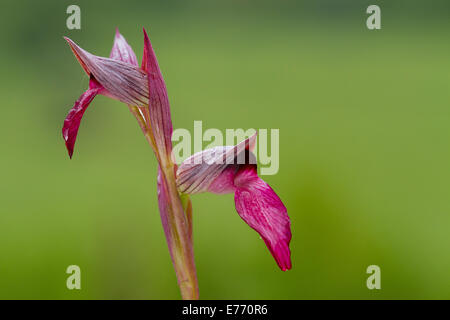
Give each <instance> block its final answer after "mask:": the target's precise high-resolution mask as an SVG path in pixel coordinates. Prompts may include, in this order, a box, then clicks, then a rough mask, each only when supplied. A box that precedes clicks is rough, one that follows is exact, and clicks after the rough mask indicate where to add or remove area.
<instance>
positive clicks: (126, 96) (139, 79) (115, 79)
mask: <svg viewBox="0 0 450 320" xmlns="http://www.w3.org/2000/svg"><path fill="white" fill-rule="evenodd" d="M65 39H66V41H67V42H68V43H69V45H70V48H71V49H72V52H73V53H74V55H75V57H76V58H77V59H78V61H79V62H80V64H81V67H82V68H83V69H84V71H85V72H86V73H87V74H88V75H89V76H93V77H94V78H95V80H97V81H98V83H100V84H101V85H102V86H103V87H104V88H105V89H106V90H105V91H103V92H102V94H103V95H106V96H109V97H111V98H113V99H117V100H120V101H122V102H123V103H126V104H128V105H147V104H148V84H147V75H146V74H145V73H144V72H142V70H141V69H140V68H138V67H137V66H134V65H132V64H129V63H125V62H122V61H119V60H114V59H110V58H104V57H99V56H95V55H93V54H91V53H89V52H87V51H85V50H83V49H81V48H80V47H79V46H78V45H77V44H76V43H75V42H73V41H72V40H70V39H69V38H66V37H65Z"/></svg>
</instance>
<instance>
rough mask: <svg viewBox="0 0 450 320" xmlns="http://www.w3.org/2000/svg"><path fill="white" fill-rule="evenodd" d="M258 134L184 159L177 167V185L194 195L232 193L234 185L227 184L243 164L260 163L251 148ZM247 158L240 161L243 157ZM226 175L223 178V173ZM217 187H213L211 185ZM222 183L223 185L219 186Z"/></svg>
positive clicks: (182, 190)
mask: <svg viewBox="0 0 450 320" xmlns="http://www.w3.org/2000/svg"><path fill="white" fill-rule="evenodd" d="M255 141H256V133H255V134H254V135H252V136H251V137H249V138H248V139H245V140H244V141H242V142H240V143H238V144H237V145H235V146H234V147H230V146H226V147H215V148H211V149H206V150H203V151H201V152H197V153H196V154H194V155H192V156H190V157H189V158H187V159H186V160H184V161H183V162H182V163H181V164H180V166H179V167H178V170H177V186H178V189H179V190H180V191H181V192H183V193H188V194H194V193H200V192H205V191H210V192H214V193H226V192H231V191H232V189H231V186H230V185H228V186H225V185H223V183H224V182H225V180H221V179H223V178H225V179H226V178H227V177H228V176H230V174H231V176H232V172H233V171H234V172H235V171H236V169H237V166H238V165H239V164H243V163H245V162H249V163H256V161H255V157H254V155H253V153H251V150H252V149H253V148H254V145H255ZM241 159H242V160H243V161H240V160H241ZM225 171H226V174H225V175H224V176H223V177H222V173H223V172H225ZM212 184H213V186H212V187H211V188H210V186H211V185H212ZM220 184H222V186H219V185H220Z"/></svg>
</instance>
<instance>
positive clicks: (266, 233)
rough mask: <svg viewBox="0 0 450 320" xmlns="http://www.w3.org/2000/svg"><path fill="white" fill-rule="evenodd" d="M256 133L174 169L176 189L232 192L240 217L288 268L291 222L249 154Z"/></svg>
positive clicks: (282, 268)
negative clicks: (259, 175) (175, 172)
mask: <svg viewBox="0 0 450 320" xmlns="http://www.w3.org/2000/svg"><path fill="white" fill-rule="evenodd" d="M255 141H256V134H254V135H253V136H251V137H250V138H248V139H247V140H244V141H242V142H241V143H239V144H237V145H236V146H234V147H216V148H212V149H207V150H204V151H201V152H198V153H196V154H194V155H192V156H191V157H189V158H187V159H186V160H184V161H183V163H181V165H180V166H179V167H178V170H177V186H178V189H179V190H180V191H181V192H183V193H186V194H195V193H201V192H212V193H217V194H225V193H234V201H235V205H236V211H237V212H238V214H239V216H240V217H241V218H242V219H243V220H244V221H245V222H246V223H247V224H248V225H249V226H250V227H251V228H253V229H254V230H256V232H258V233H259V235H260V236H261V237H262V239H263V240H264V242H265V244H266V245H267V247H268V248H269V251H270V252H271V253H272V256H273V257H274V258H275V261H276V262H277V264H278V266H279V267H280V269H281V270H283V271H286V270H289V269H291V252H290V250H289V242H290V241H291V227H290V226H291V223H290V220H289V216H288V215H287V210H286V207H285V206H284V205H283V202H281V200H280V198H279V197H278V196H277V194H276V193H275V192H274V191H273V190H272V188H271V187H270V186H269V185H268V184H267V183H266V182H264V181H263V180H262V179H261V178H259V177H258V174H257V168H256V158H255V156H254V154H253V153H252V151H253V149H254V147H255Z"/></svg>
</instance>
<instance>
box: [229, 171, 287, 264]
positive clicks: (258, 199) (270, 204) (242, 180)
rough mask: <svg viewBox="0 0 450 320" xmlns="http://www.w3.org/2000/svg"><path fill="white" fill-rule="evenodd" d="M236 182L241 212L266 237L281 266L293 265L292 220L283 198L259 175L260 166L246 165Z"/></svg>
mask: <svg viewBox="0 0 450 320" xmlns="http://www.w3.org/2000/svg"><path fill="white" fill-rule="evenodd" d="M234 182H235V186H236V193H235V196H234V201H235V204H236V211H237V212H238V213H239V216H240V217H241V218H242V219H243V220H244V221H245V222H246V223H247V224H248V225H249V226H250V227H251V228H253V229H254V230H256V232H258V233H259V235H260V236H261V237H262V238H263V240H264V242H265V243H266V245H267V248H269V250H270V252H271V253H272V256H273V257H274V258H275V260H276V262H277V264H278V266H279V267H280V269H281V270H283V271H286V270H289V269H291V251H290V249H289V242H290V241H291V222H290V220H289V216H288V215H287V210H286V207H285V206H284V205H283V202H281V200H280V198H279V197H278V196H277V194H276V193H275V192H274V191H273V190H272V188H271V187H270V186H269V185H268V184H267V183H266V182H264V181H263V180H262V179H260V178H259V177H258V175H257V173H256V166H251V165H249V166H244V167H242V168H241V169H240V170H239V172H238V173H237V174H236V177H235V181H234Z"/></svg>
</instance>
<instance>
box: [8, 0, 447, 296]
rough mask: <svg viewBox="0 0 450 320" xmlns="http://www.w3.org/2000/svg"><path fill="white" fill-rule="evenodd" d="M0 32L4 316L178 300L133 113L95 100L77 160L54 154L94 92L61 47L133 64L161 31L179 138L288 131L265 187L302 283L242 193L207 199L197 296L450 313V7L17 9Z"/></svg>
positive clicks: (201, 200) (153, 4)
mask: <svg viewBox="0 0 450 320" xmlns="http://www.w3.org/2000/svg"><path fill="white" fill-rule="evenodd" d="M70 4H78V5H79V6H80V7H81V30H68V29H67V28H66V18H67V16H68V15H67V14H66V8H67V6H68V5H70ZM370 4H378V5H380V7H381V12H382V13H381V14H382V29H381V30H379V31H369V30H368V29H367V28H366V25H365V21H366V18H367V16H368V15H367V14H366V13H365V11H366V8H367V6H368V5H370ZM0 18H1V19H0V24H1V25H0V35H1V50H0V66H1V70H2V79H1V80H0V81H1V82H0V101H1V117H0V142H1V144H0V145H1V157H0V167H1V169H0V173H1V176H0V177H1V183H0V188H1V190H0V194H1V196H0V197H1V198H0V199H1V201H0V298H4V299H11V298H26V299H36V298H41V299H55V298H56V299H110V298H111V299H172V298H173V299H178V298H179V292H178V288H177V285H176V278H175V275H174V272H173V268H172V264H171V261H170V257H169V253H168V250H167V245H166V242H165V237H164V234H163V230H162V227H161V222H160V218H159V213H158V209H157V202H156V168H157V164H156V162H155V159H154V156H153V154H152V152H151V149H150V147H149V146H148V145H147V143H146V141H145V139H144V137H143V135H142V133H141V132H140V129H139V127H138V125H137V123H136V121H135V119H134V118H133V117H132V115H131V114H130V113H129V111H128V110H127V108H126V107H125V106H124V105H123V104H121V103H119V102H117V101H113V100H111V99H108V98H105V97H97V98H96V99H95V100H94V102H93V104H92V105H91V107H90V108H89V109H88V111H87V112H86V115H85V117H84V119H83V122H82V124H81V128H80V132H79V135H78V141H77V145H76V148H75V154H74V158H73V160H71V161H70V160H69V158H68V156H67V153H66V150H65V147H64V142H63V139H62V136H61V127H62V124H63V120H64V118H65V116H66V114H67V113H68V111H69V109H70V108H71V107H72V105H73V103H74V101H75V100H76V99H77V98H78V97H79V95H80V94H81V93H82V92H83V91H84V90H85V89H86V87H87V77H86V76H85V75H84V73H83V71H82V69H81V68H80V66H79V65H78V63H77V62H76V60H75V58H74V57H73V55H72V53H71V51H70V49H69V47H68V46H67V44H66V43H65V41H64V40H63V39H62V36H64V35H66V36H69V37H70V38H72V39H73V40H75V41H76V42H77V43H79V44H80V45H81V46H82V47H83V48H85V49H86V50H88V51H90V52H92V53H95V54H98V55H103V56H107V55H108V54H109V52H110V49H111V46H112V41H113V36H114V29H115V27H116V26H117V27H119V28H120V31H121V33H122V34H123V35H124V36H125V37H126V38H127V40H128V42H129V43H130V44H131V45H132V47H133V48H134V50H135V51H136V54H137V55H138V59H139V60H140V59H141V57H142V48H143V35H142V27H146V28H147V30H148V31H149V34H150V38H151V40H152V42H153V46H154V48H155V50H156V53H157V56H158V59H159V62H160V65H161V68H162V71H163V73H164V76H165V79H166V83H167V87H168V90H169V97H170V101H171V107H172V115H173V123H174V127H175V128H187V129H190V130H192V129H193V121H194V120H202V121H203V124H204V128H205V129H206V128H219V129H221V130H225V129H226V128H245V129H247V128H268V129H270V128H278V129H280V170H279V173H278V174H277V175H274V176H265V177H264V179H265V180H266V181H267V182H268V183H269V184H270V185H271V186H272V187H273V188H274V189H275V190H276V192H277V193H278V194H279V195H280V197H281V198H282V200H283V201H284V203H285V205H286V207H287V208H288V212H289V215H290V217H291V220H292V233H293V238H292V242H291V249H292V259H293V268H292V270H291V271H288V272H281V271H280V270H279V269H278V268H277V266H276V264H275V262H274V260H273V259H272V257H271V255H270V254H269V252H268V250H267V249H266V247H265V245H264V243H263V242H262V241H261V240H260V239H259V237H258V235H257V234H256V233H255V232H254V231H253V230H251V229H250V228H249V227H248V226H247V225H246V224H245V223H244V222H243V221H242V220H241V219H240V218H239V216H238V215H237V213H236V211H235V208H234V201H233V195H225V196H218V195H211V194H202V195H196V196H194V197H193V198H192V200H193V208H194V237H195V239H194V240H195V241H194V242H195V255H196V264H197V269H198V270H197V271H198V277H199V285H200V295H201V298H203V299H303V298H305V299H315V298H324V299H332V298H337V299H346V298H356V299H363V298H364V299H365V298H368V299H380V298H385V299H393V298H412V299H419V298H425V299H428V298H439V299H440V298H447V299H448V298H450V253H449V252H450V232H449V231H450V214H449V213H450V199H449V192H450V170H449V169H450V150H449V138H450V126H449V120H450V110H449V101H450V90H449V89H450V72H449V71H450V59H449V54H450V42H449V33H450V32H449V31H450V21H449V18H450V3H449V2H448V1H349V0H348V1H335V0H327V1H324V0H322V1H309V2H306V1H249V0H247V1H237V0H234V1H214V2H212V1H206V0H205V1H202V0H195V1H189V2H187V1H162V0H161V1H135V0H133V1H132V0H129V1H120V2H119V1H117V2H113V1H66V0H63V1H10V0H7V1H3V2H2V9H1V16H0ZM71 264H76V265H79V266H80V267H81V276H82V278H81V279H82V284H81V285H82V289H81V290H80V291H77V290H73V291H69V290H68V289H67V288H66V279H67V277H68V275H67V274H66V273H65V270H66V268H67V266H68V265H71ZM372 264H376V265H379V266H380V267H381V287H382V289H381V290H372V291H371V290H368V289H367V287H366V278H367V277H368V275H367V274H366V268H367V266H369V265H372Z"/></svg>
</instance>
